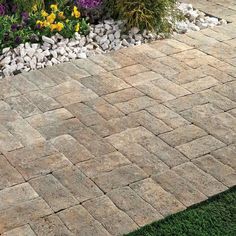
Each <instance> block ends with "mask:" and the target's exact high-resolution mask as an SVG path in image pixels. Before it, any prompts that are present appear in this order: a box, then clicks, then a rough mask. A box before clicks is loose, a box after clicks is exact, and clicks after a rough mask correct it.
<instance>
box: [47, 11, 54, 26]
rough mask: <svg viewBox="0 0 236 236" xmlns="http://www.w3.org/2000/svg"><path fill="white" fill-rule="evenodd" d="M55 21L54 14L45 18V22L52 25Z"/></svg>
mask: <svg viewBox="0 0 236 236" xmlns="http://www.w3.org/2000/svg"><path fill="white" fill-rule="evenodd" d="M55 19H56V15H55V14H54V13H51V14H50V15H49V16H48V17H47V21H48V22H49V23H50V24H52V23H53V22H54V20H55Z"/></svg>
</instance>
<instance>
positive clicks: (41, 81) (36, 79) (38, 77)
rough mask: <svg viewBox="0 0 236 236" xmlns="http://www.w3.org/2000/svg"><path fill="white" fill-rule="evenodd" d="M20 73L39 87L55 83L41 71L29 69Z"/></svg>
mask: <svg viewBox="0 0 236 236" xmlns="http://www.w3.org/2000/svg"><path fill="white" fill-rule="evenodd" d="M22 75H23V76H24V77H25V78H26V79H27V80H28V81H29V82H31V83H33V84H35V85H36V86H37V87H38V88H39V89H45V88H48V87H52V86H54V85H56V83H55V82H54V81H53V80H52V79H50V78H49V77H48V76H47V75H45V74H43V73H42V72H41V71H39V70H36V71H30V72H29V73H22Z"/></svg>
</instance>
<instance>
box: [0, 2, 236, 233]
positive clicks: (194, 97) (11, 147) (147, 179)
mask: <svg viewBox="0 0 236 236" xmlns="http://www.w3.org/2000/svg"><path fill="white" fill-rule="evenodd" d="M186 2H188V3H192V4H193V5H194V6H195V7H196V8H198V9H200V10H202V11H205V12H208V13H210V14H212V15H215V16H218V17H221V18H224V19H226V20H228V21H230V22H231V23H229V24H228V25H223V26H219V27H216V28H212V29H210V30H209V29H207V30H202V31H199V32H196V33H194V34H193V33H189V34H186V35H178V36H175V37H174V38H171V39H167V40H163V41H156V42H153V43H151V44H148V45H140V46H138V50H134V49H133V48H127V49H125V50H120V51H119V52H115V53H111V54H106V55H97V56H93V57H91V58H90V59H80V60H77V61H76V60H75V61H74V62H68V63H67V64H65V65H64V64H61V65H60V66H58V67H51V68H46V69H43V70H40V71H34V72H29V73H24V74H21V75H20V76H16V77H8V78H5V79H4V80H2V81H1V82H0V234H1V235H9V236H10V235H17V236H21V235H55V236H58V235H69V236H73V235H76V236H77V235H78V236H87V235H89V236H93V235H94V236H100V235H101V236H104V235H105V236H106V235H107V236H109V235H110V236H111V235H122V234H125V233H128V232H130V231H133V230H135V229H137V228H138V227H141V226H143V225H145V224H147V223H151V222H152V221H155V220H159V219H162V218H164V217H166V216H167V215H170V214H173V213H176V212H178V211H182V210H184V209H186V208H187V207H190V206H191V205H193V204H196V203H199V202H201V201H204V200H206V199H208V198H209V197H211V196H213V195H215V194H218V193H220V192H222V191H225V190H227V189H228V188H230V187H232V186H234V185H235V184H236V173H235V170H236V162H235V160H236V116H235V114H236V113H235V110H236V63H235V62H236V61H235V58H236V50H235V48H236V41H235V39H236V33H235V28H236V3H235V0H227V1H219V0H209V1H207V0H202V1H198V0H187V1H186Z"/></svg>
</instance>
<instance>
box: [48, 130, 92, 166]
mask: <svg viewBox="0 0 236 236" xmlns="http://www.w3.org/2000/svg"><path fill="white" fill-rule="evenodd" d="M50 142H51V143H52V144H53V146H54V147H56V148H57V150H59V151H60V152H61V153H63V154H64V155H65V156H66V157H67V158H68V159H69V160H70V161H71V162H72V163H73V164H77V163H78V162H81V161H86V160H89V159H91V158H93V157H94V156H93V155H92V154H91V153H90V152H89V151H88V150H87V149H86V148H85V147H84V146H83V145H81V144H80V143H79V142H77V140H76V139H75V138H73V137H72V136H70V135H68V134H65V135H61V136H58V137H56V138H54V139H51V140H50Z"/></svg>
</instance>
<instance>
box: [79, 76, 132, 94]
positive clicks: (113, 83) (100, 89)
mask: <svg viewBox="0 0 236 236" xmlns="http://www.w3.org/2000/svg"><path fill="white" fill-rule="evenodd" d="M80 82H81V83H82V84H83V85H84V86H85V87H87V88H89V89H91V90H92V91H94V92H95V93H96V94H98V95H99V96H101V95H106V94H109V93H113V92H117V91H119V90H122V89H125V88H129V87H130V85H128V84H127V83H125V82H124V81H123V80H122V79H120V78H118V77H116V76H114V75H113V74H111V73H103V74H99V75H96V76H91V77H87V78H83V79H81V80H80Z"/></svg>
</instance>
